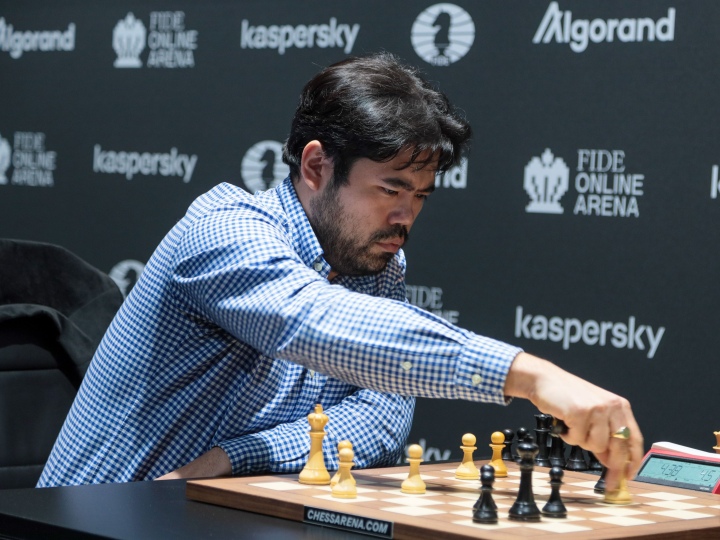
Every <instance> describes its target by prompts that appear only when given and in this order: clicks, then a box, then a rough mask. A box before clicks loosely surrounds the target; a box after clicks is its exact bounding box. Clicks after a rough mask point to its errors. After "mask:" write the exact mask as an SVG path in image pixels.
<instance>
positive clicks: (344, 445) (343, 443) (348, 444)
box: [330, 441, 355, 486]
mask: <svg viewBox="0 0 720 540" xmlns="http://www.w3.org/2000/svg"><path fill="white" fill-rule="evenodd" d="M343 448H349V449H350V450H352V443H351V442H350V441H340V442H339V443H338V463H339V462H340V451H341V450H342V449H343ZM353 454H354V452H353ZM351 478H352V477H351ZM339 479H340V466H339V465H338V470H337V472H336V473H335V475H334V476H333V477H332V479H331V480H330V486H334V485H335V484H337V483H338V480H339ZM354 481H355V479H354V478H353V482H354Z"/></svg>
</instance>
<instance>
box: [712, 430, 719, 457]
mask: <svg viewBox="0 0 720 540" xmlns="http://www.w3.org/2000/svg"><path fill="white" fill-rule="evenodd" d="M713 434H714V435H715V438H716V439H717V444H716V445H715V446H713V450H715V452H716V453H717V454H720V431H713Z"/></svg>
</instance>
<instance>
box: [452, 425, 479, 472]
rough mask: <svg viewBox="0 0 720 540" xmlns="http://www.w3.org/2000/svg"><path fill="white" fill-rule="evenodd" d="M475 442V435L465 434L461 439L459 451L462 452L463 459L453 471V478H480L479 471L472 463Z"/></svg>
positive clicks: (475, 448)
mask: <svg viewBox="0 0 720 540" xmlns="http://www.w3.org/2000/svg"><path fill="white" fill-rule="evenodd" d="M476 440H477V439H476V438H475V435H473V434H472V433H466V434H465V435H463V437H462V446H461V447H460V449H461V450H462V451H463V459H462V462H461V463H460V465H458V468H457V469H456V470H455V478H457V479H458V480H477V479H478V478H480V471H479V470H478V468H477V467H476V466H475V463H474V462H473V452H474V451H475V450H477V446H475V442H476Z"/></svg>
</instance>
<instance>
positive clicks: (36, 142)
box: [0, 131, 57, 187]
mask: <svg viewBox="0 0 720 540" xmlns="http://www.w3.org/2000/svg"><path fill="white" fill-rule="evenodd" d="M56 164H57V152H55V151H54V150H48V149H47V148H46V147H45V134H44V133H40V132H35V131H16V132H15V134H14V136H13V145H12V148H11V147H10V142H9V141H8V140H7V139H3V138H2V137H1V136H0V185H5V184H8V183H9V184H10V185H13V186H28V187H53V186H54V185H55V178H54V176H53V175H54V172H55V167H56ZM11 165H12V175H9V173H8V169H9V168H10V166H11ZM8 176H10V177H9V178H8Z"/></svg>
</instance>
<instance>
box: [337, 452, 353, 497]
mask: <svg viewBox="0 0 720 540" xmlns="http://www.w3.org/2000/svg"><path fill="white" fill-rule="evenodd" d="M338 455H339V457H340V468H339V469H338V474H339V475H340V477H339V478H338V481H337V483H336V484H335V485H334V486H333V488H332V491H331V492H330V493H331V495H332V496H333V497H336V498H338V499H355V498H356V497H357V486H356V485H355V479H354V478H353V477H352V474H351V473H350V469H352V466H353V457H355V452H353V451H352V449H351V448H341V449H340V452H338Z"/></svg>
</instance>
